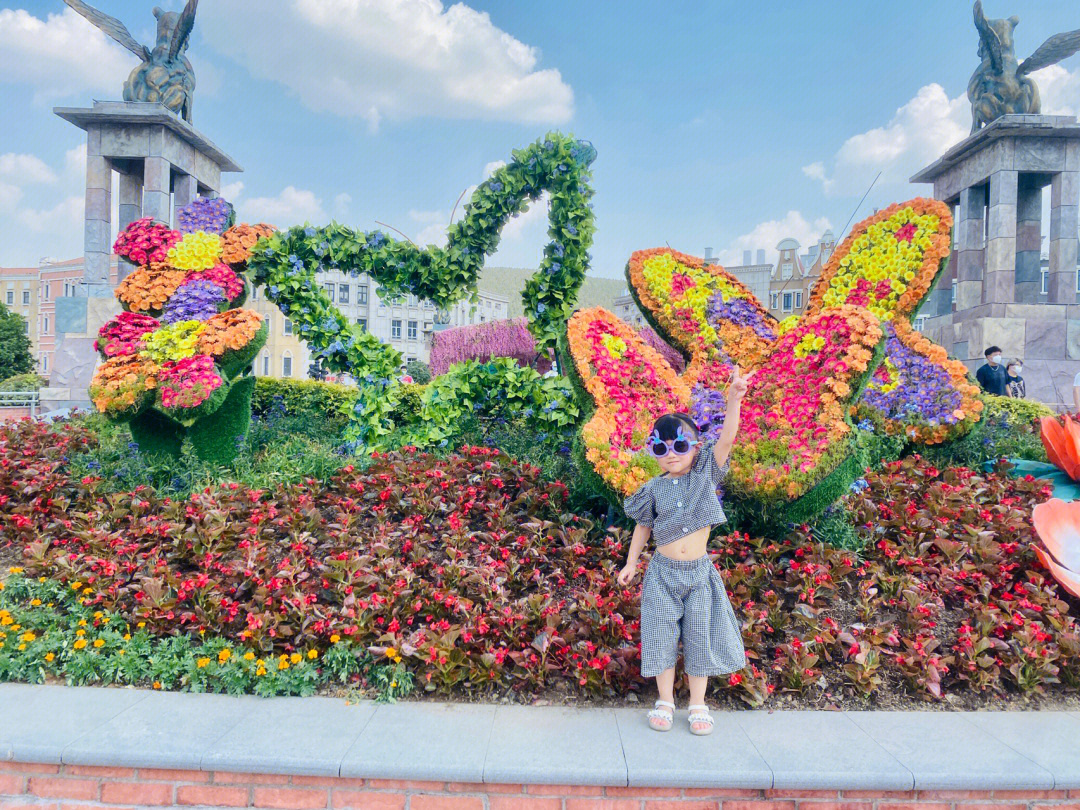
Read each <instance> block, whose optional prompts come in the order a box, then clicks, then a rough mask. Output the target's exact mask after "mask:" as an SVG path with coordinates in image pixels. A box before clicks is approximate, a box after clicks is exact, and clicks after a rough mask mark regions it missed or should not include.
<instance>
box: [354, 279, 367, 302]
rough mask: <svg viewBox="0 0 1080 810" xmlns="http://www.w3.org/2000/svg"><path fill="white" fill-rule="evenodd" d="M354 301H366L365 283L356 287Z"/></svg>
mask: <svg viewBox="0 0 1080 810" xmlns="http://www.w3.org/2000/svg"><path fill="white" fill-rule="evenodd" d="M356 303H358V304H366V303H367V284H359V285H357V287H356Z"/></svg>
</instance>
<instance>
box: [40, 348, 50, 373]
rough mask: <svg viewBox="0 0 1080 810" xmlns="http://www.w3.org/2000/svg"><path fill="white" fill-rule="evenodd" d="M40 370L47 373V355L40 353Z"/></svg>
mask: <svg viewBox="0 0 1080 810" xmlns="http://www.w3.org/2000/svg"><path fill="white" fill-rule="evenodd" d="M41 370H42V371H48V370H49V355H47V354H45V352H42V353H41Z"/></svg>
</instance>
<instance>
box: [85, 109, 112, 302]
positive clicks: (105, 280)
mask: <svg viewBox="0 0 1080 810" xmlns="http://www.w3.org/2000/svg"><path fill="white" fill-rule="evenodd" d="M85 206H86V210H85V220H84V229H85V230H84V234H83V253H84V261H85V264H84V268H85V269H84V271H83V272H84V279H85V282H86V294H87V295H88V296H90V297H100V296H107V295H111V294H112V288H111V287H110V285H109V257H110V256H111V254H112V164H111V162H110V161H109V159H108V158H106V157H103V156H102V154H101V130H100V129H98V128H96V127H95V128H92V129H90V130H88V131H87V137H86V199H85Z"/></svg>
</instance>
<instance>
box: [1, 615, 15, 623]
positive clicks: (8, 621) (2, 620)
mask: <svg viewBox="0 0 1080 810" xmlns="http://www.w3.org/2000/svg"><path fill="white" fill-rule="evenodd" d="M11 622H12V618H11V617H10V616H3V617H0V624H3V625H8V624H11Z"/></svg>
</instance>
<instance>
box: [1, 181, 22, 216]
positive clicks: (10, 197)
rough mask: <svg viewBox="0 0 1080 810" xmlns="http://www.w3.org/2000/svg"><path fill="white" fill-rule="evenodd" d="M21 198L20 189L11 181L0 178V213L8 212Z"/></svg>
mask: <svg viewBox="0 0 1080 810" xmlns="http://www.w3.org/2000/svg"><path fill="white" fill-rule="evenodd" d="M21 199H22V189H21V188H19V187H18V186H16V185H15V184H13V183H5V182H4V181H3V180H0V214H10V213H11V212H12V211H14V210H15V209H16V208H17V207H18V205H19V200H21Z"/></svg>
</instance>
